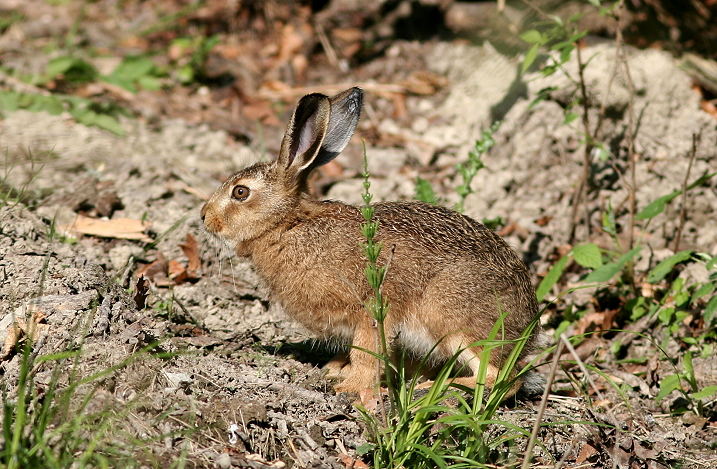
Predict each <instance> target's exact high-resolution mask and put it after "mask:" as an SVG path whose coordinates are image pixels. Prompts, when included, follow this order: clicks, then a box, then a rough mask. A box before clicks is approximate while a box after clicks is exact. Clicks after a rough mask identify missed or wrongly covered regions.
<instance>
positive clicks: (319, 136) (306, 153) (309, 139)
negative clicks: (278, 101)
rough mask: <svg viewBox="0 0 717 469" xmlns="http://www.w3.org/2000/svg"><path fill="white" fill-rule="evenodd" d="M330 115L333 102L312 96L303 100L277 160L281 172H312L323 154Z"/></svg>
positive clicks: (287, 129) (321, 96) (290, 124)
mask: <svg viewBox="0 0 717 469" xmlns="http://www.w3.org/2000/svg"><path fill="white" fill-rule="evenodd" d="M330 114H331V104H330V101H329V98H328V97H327V96H325V95H323V94H319V93H313V94H308V95H306V96H304V97H303V98H301V99H300V100H299V103H298V104H297V105H296V110H294V115H293V116H291V121H290V122H289V125H288V127H287V128H286V132H285V133H284V139H283V140H282V141H281V150H280V151H279V157H278V158H277V160H276V164H277V166H278V167H279V168H280V169H282V170H287V169H289V168H295V169H296V171H298V172H303V171H304V170H307V169H309V166H310V165H311V163H312V162H313V161H314V159H315V158H316V156H317V155H318V154H319V151H320V150H321V145H322V143H323V142H324V137H325V136H326V131H327V129H328V128H329V118H330Z"/></svg>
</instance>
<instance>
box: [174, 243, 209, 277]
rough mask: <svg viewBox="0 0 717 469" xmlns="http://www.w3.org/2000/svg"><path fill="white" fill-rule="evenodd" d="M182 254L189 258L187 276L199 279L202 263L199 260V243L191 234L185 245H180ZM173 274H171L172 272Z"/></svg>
mask: <svg viewBox="0 0 717 469" xmlns="http://www.w3.org/2000/svg"><path fill="white" fill-rule="evenodd" d="M179 247H180V248H181V249H182V252H183V253H184V255H185V256H187V261H188V264H187V275H188V276H189V277H190V278H199V270H200V269H201V267H202V262H201V260H200V259H199V243H197V238H195V237H194V236H193V235H192V234H191V233H187V238H186V240H185V241H184V242H183V243H180V244H179ZM170 273H171V272H170Z"/></svg>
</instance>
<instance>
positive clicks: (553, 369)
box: [521, 341, 563, 469]
mask: <svg viewBox="0 0 717 469" xmlns="http://www.w3.org/2000/svg"><path fill="white" fill-rule="evenodd" d="M562 352H563V342H562V341H560V342H558V347H557V348H556V350H555V354H554V355H553V362H552V363H551V365H550V374H549V375H548V380H547V382H546V383H545V390H544V391H543V397H542V399H541V400H540V407H539V408H538V415H537V416H536V417H535V423H534V424H533V430H532V431H531V432H530V439H529V440H528V446H527V447H526V448H525V457H524V458H523V464H522V465H521V469H528V467H530V460H531V459H532V456H533V448H535V442H536V441H537V439H538V430H539V429H540V424H541V422H542V420H543V414H545V408H546V407H547V406H548V396H549V395H550V388H551V387H552V386H553V380H554V379H555V375H556V373H557V372H558V363H560V355H561V353H562Z"/></svg>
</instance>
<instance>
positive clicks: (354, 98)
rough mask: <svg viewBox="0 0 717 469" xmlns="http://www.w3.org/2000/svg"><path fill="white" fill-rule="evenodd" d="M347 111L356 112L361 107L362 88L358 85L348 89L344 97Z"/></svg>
mask: <svg viewBox="0 0 717 469" xmlns="http://www.w3.org/2000/svg"><path fill="white" fill-rule="evenodd" d="M346 101H347V104H348V108H349V111H351V112H356V111H358V110H359V109H360V108H361V104H363V90H362V89H361V88H359V87H358V86H354V87H353V88H351V89H350V91H349V95H348V96H347V97H346Z"/></svg>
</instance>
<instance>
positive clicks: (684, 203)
mask: <svg viewBox="0 0 717 469" xmlns="http://www.w3.org/2000/svg"><path fill="white" fill-rule="evenodd" d="M700 138H701V134H692V151H691V152H690V163H689V164H688V165H687V172H686V173H685V179H684V180H683V181H682V206H681V207H680V222H679V224H678V225H677V233H676V234H675V244H674V245H673V246H672V251H673V252H677V251H678V250H679V249H680V241H682V230H683V229H684V227H685V221H686V218H687V181H688V180H689V179H690V172H691V171H692V163H694V161H695V156H696V155H697V145H699V143H700Z"/></svg>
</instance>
